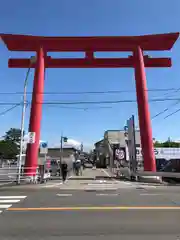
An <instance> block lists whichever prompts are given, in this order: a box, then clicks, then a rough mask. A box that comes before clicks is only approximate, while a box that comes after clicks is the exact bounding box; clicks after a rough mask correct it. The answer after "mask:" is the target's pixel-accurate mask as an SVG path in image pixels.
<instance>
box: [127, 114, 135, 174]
mask: <svg viewBox="0 0 180 240" xmlns="http://www.w3.org/2000/svg"><path fill="white" fill-rule="evenodd" d="M127 126H128V150H129V164H130V166H129V167H130V170H131V171H132V172H133V173H135V172H136V170H137V161H136V140H135V125H134V116H132V117H131V118H130V119H129V120H128V121H127Z"/></svg>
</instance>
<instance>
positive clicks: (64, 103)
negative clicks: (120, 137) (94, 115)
mask: <svg viewBox="0 0 180 240" xmlns="http://www.w3.org/2000/svg"><path fill="white" fill-rule="evenodd" d="M165 101H180V98H154V99H149V102H165ZM136 102H137V101H136V100H135V99H124V100H114V101H72V102H62V101H58V102H36V103H35V104H42V105H80V104H113V103H136ZM16 104H19V103H13V102H9V103H8V102H0V105H7V106H8V105H16ZM28 104H30V102H29V103H28Z"/></svg>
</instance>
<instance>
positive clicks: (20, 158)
mask: <svg viewBox="0 0 180 240" xmlns="http://www.w3.org/2000/svg"><path fill="white" fill-rule="evenodd" d="M35 62H36V57H35V56H32V57H31V58H30V66H29V68H28V70H27V73H26V78H25V80H24V92H23V106H22V114H21V140H20V152H19V167H18V181H17V183H18V184H20V180H21V179H20V174H21V165H22V154H23V140H24V122H25V114H26V98H27V83H28V77H29V73H30V70H31V65H32V64H33V63H35Z"/></svg>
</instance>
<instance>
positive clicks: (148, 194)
mask: <svg viewBox="0 0 180 240" xmlns="http://www.w3.org/2000/svg"><path fill="white" fill-rule="evenodd" d="M140 195H141V196H158V195H159V196H161V195H162V194H159V193H140Z"/></svg>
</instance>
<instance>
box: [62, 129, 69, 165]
mask: <svg viewBox="0 0 180 240" xmlns="http://www.w3.org/2000/svg"><path fill="white" fill-rule="evenodd" d="M67 141H68V138H67V137H63V133H61V141H60V142H61V146H60V164H61V163H62V156H63V142H67Z"/></svg>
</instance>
